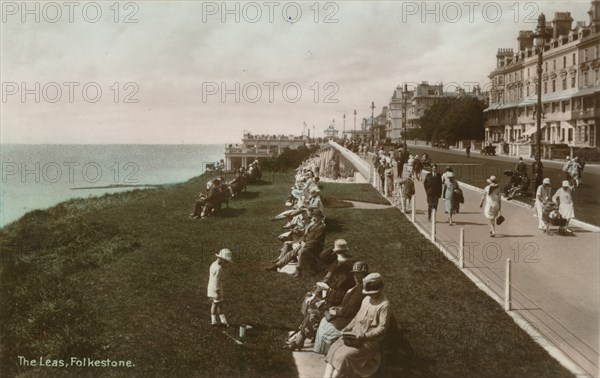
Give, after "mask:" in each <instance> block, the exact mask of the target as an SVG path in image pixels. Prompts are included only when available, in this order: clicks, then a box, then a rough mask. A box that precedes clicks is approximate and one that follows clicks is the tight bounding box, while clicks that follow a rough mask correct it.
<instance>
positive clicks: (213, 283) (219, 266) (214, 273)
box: [206, 248, 233, 327]
mask: <svg viewBox="0 0 600 378" xmlns="http://www.w3.org/2000/svg"><path fill="white" fill-rule="evenodd" d="M215 256H217V259H216V260H215V261H214V262H213V263H212V264H211V265H210V270H209V275H208V288H207V290H206V291H207V296H208V298H210V300H211V307H210V321H211V325H212V326H217V325H218V323H217V315H218V316H219V318H220V321H221V325H223V326H225V327H229V323H227V319H226V318H225V313H224V312H223V267H224V266H225V265H227V264H229V263H232V262H233V258H232V253H231V251H230V250H229V249H227V248H224V249H222V250H220V251H219V254H216V255H215Z"/></svg>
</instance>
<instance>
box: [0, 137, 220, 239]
mask: <svg viewBox="0 0 600 378" xmlns="http://www.w3.org/2000/svg"><path fill="white" fill-rule="evenodd" d="M63 146H68V148H63ZM224 146H225V145H224V144H183V145H182V144H141V143H140V144H125V143H122V144H13V143H6V144H2V145H1V148H0V157H1V162H2V171H1V175H2V178H1V180H0V227H4V226H5V225H6V224H8V223H11V222H13V221H15V220H17V219H19V218H20V217H22V216H23V215H25V214H26V213H27V212H30V211H33V210H37V209H46V208H49V207H52V206H55V205H57V204H59V203H61V202H64V201H68V200H70V199H73V198H89V197H97V196H101V195H104V194H107V193H117V192H122V191H128V190H135V189H140V188H149V187H153V186H160V185H170V184H177V183H181V182H185V181H187V180H189V179H191V178H192V177H196V176H199V175H201V174H202V173H204V172H205V171H206V165H207V164H210V163H214V162H217V161H219V160H221V159H223V158H224V149H225V147H224Z"/></svg>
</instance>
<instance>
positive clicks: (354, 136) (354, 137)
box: [353, 109, 358, 139]
mask: <svg viewBox="0 0 600 378" xmlns="http://www.w3.org/2000/svg"><path fill="white" fill-rule="evenodd" d="M353 139H358V138H356V109H354V135H353Z"/></svg>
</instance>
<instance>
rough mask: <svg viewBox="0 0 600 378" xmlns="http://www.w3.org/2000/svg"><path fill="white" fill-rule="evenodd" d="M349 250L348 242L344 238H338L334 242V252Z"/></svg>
mask: <svg viewBox="0 0 600 378" xmlns="http://www.w3.org/2000/svg"><path fill="white" fill-rule="evenodd" d="M347 250H348V242H346V241H345V240H344V239H337V240H336V241H334V242H333V252H336V253H338V252H346V251H347Z"/></svg>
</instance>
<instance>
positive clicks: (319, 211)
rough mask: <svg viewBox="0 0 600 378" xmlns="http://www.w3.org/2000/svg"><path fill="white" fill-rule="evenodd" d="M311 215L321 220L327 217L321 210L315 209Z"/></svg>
mask: <svg viewBox="0 0 600 378" xmlns="http://www.w3.org/2000/svg"><path fill="white" fill-rule="evenodd" d="M310 215H312V216H317V217H320V218H325V215H324V214H323V211H321V209H313V210H312V211H311V212H310Z"/></svg>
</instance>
